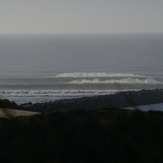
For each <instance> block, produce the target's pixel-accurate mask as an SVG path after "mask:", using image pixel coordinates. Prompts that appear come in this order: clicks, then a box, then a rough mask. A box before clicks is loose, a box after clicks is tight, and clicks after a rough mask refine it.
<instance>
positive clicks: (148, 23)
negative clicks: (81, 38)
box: [0, 0, 163, 33]
mask: <svg viewBox="0 0 163 163" xmlns="http://www.w3.org/2000/svg"><path fill="white" fill-rule="evenodd" d="M126 32H134V33H135V32H163V0H0V33H126Z"/></svg>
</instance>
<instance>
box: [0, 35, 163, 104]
mask: <svg viewBox="0 0 163 163" xmlns="http://www.w3.org/2000/svg"><path fill="white" fill-rule="evenodd" d="M156 88H163V34H52V35H50V34H47V35H46V34H44V35H41V34H40V35H39V34H38V35H32V34H29V35H27V34H26V35H23V34H21V35H5V34H4V35H0V98H2V99H3V98H5V99H9V100H11V101H15V102H16V103H18V104H22V103H26V102H32V103H37V102H48V101H55V100H58V99H65V98H66V99H67V98H78V97H86V96H96V95H106V94H112V93H115V92H118V91H130V90H142V89H156Z"/></svg>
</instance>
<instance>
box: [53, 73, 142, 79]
mask: <svg viewBox="0 0 163 163" xmlns="http://www.w3.org/2000/svg"><path fill="white" fill-rule="evenodd" d="M55 77H59V78H61V77H63V78H64V77H66V78H68V77H70V78H86V77H144V76H141V75H134V74H130V73H105V72H99V73H86V72H75V73H61V74H57V75H56V76H55Z"/></svg>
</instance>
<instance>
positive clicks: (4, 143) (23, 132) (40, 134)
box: [0, 108, 163, 163]
mask: <svg viewBox="0 0 163 163" xmlns="http://www.w3.org/2000/svg"><path fill="white" fill-rule="evenodd" d="M162 138H163V113H162V112H154V111H149V112H142V111H139V110H134V111H129V110H123V109H116V108H103V109H94V110H69V111H67V112H63V111H60V112H59V111H56V112H53V113H45V114H41V115H34V116H31V117H17V118H12V119H10V120H9V119H4V118H1V119H0V159H1V160H6V161H11V162H16V163H33V162H35V163H36V162H39V163H53V162H54V163H65V162H66V163H87V162H89V163H90V162H94V163H115V162H117V163H122V162H125V163H131V162H132V163H155V162H157V163H162V162H163V156H162V151H163V143H162ZM1 163H3V161H1Z"/></svg>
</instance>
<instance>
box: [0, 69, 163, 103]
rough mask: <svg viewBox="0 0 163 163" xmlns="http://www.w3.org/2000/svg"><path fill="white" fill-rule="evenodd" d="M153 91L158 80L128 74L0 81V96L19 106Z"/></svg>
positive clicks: (161, 81)
mask: <svg viewBox="0 0 163 163" xmlns="http://www.w3.org/2000/svg"><path fill="white" fill-rule="evenodd" d="M155 88H163V79H162V78H157V77H152V76H143V75H135V74H130V73H85V72H81V73H79V72H76V73H61V74H57V75H54V76H44V77H14V78H11V77H10V78H7V77H3V78H0V97H1V98H8V99H10V100H13V101H19V103H24V102H29V101H32V102H43V101H48V100H56V99H62V98H75V97H84V96H92V95H105V94H110V93H113V92H116V91H126V90H140V89H155Z"/></svg>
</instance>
